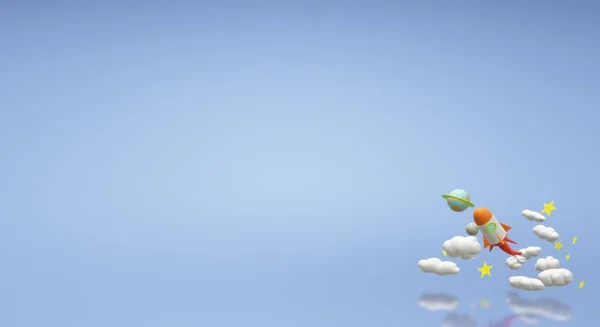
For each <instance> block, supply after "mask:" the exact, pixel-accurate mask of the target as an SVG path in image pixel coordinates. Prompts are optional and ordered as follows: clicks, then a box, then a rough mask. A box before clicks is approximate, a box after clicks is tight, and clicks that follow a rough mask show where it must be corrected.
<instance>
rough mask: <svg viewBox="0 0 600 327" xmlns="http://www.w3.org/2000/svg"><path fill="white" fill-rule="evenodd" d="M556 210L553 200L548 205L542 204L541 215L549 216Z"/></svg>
mask: <svg viewBox="0 0 600 327" xmlns="http://www.w3.org/2000/svg"><path fill="white" fill-rule="evenodd" d="M556 209H557V208H556V207H555V206H554V200H552V201H550V203H544V210H542V213H545V214H547V215H548V216H550V214H551V213H552V211H554V210H556Z"/></svg>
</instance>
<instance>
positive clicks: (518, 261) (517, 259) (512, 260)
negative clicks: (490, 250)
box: [506, 255, 527, 270]
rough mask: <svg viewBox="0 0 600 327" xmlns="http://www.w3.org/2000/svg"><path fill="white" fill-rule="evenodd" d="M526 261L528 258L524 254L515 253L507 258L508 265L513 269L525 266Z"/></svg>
mask: <svg viewBox="0 0 600 327" xmlns="http://www.w3.org/2000/svg"><path fill="white" fill-rule="evenodd" d="M525 261H527V259H525V257H524V256H521V255H515V256H512V257H508V258H507V259H506V266H507V267H508V268H510V269H512V270H517V269H520V268H521V267H522V266H523V264H524V263H525Z"/></svg>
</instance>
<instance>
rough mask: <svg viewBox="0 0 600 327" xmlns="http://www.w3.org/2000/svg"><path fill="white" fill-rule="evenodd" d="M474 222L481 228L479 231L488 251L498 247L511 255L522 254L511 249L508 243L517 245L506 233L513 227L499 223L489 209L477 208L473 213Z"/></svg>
mask: <svg viewBox="0 0 600 327" xmlns="http://www.w3.org/2000/svg"><path fill="white" fill-rule="evenodd" d="M473 221H474V222H475V224H477V227H479V230H480V231H481V233H482V234H483V247H484V248H486V249H487V247H488V246H489V247H490V252H491V251H492V249H493V248H494V246H497V247H499V248H500V249H501V250H502V251H504V252H506V253H508V254H510V255H520V254H521V252H518V251H515V250H513V249H511V248H510V245H509V244H508V242H510V243H515V242H514V241H513V240H511V239H510V238H508V236H507V235H506V232H508V231H509V230H510V228H511V227H510V226H508V225H505V224H503V223H501V222H499V221H498V219H496V216H494V214H493V213H492V212H491V211H490V210H489V209H487V208H482V207H479V208H475V211H474V212H473ZM515 244H516V243H515Z"/></svg>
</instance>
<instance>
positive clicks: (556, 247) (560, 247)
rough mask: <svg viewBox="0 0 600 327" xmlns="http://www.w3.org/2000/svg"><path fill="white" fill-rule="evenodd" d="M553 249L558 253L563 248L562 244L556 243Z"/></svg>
mask: <svg viewBox="0 0 600 327" xmlns="http://www.w3.org/2000/svg"><path fill="white" fill-rule="evenodd" d="M554 248H555V249H557V250H559V251H560V249H562V248H563V244H562V243H561V242H560V241H557V242H556V243H554Z"/></svg>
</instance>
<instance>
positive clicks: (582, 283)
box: [579, 281, 585, 290]
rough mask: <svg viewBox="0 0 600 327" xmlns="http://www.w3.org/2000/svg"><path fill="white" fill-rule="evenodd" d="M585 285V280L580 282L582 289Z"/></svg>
mask: <svg viewBox="0 0 600 327" xmlns="http://www.w3.org/2000/svg"><path fill="white" fill-rule="evenodd" d="M584 286H585V282H583V281H581V282H579V289H580V290H582V289H583V287H584Z"/></svg>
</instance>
